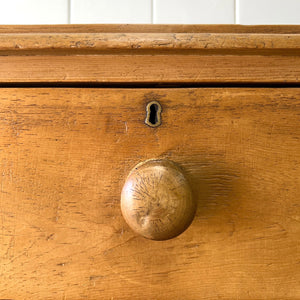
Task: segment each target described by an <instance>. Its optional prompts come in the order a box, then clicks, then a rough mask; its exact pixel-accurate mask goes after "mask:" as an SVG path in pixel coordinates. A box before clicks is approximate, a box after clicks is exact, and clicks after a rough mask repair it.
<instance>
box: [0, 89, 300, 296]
mask: <svg viewBox="0 0 300 300" xmlns="http://www.w3.org/2000/svg"><path fill="white" fill-rule="evenodd" d="M152 100H156V101H159V102H160V104H161V106H162V114H161V116H162V124H161V126H159V127H157V128H150V127H149V126H147V125H145V123H144V121H145V113H146V109H145V108H146V104H147V103H148V102H149V101H152ZM0 103H1V110H0V128H1V135H0V159H1V174H2V176H1V177H0V180H1V189H0V218H1V223H0V228H1V231H0V295H1V297H2V298H3V299H33V298H34V299H85V298H87V299H112V298H113V299H187V300H188V299H218V298H219V299H299V298H300V285H299V281H300V268H299V261H300V243H299V236H300V225H299V216H300V207H299V197H300V188H299V187H300V181H299V180H300V126H299V120H300V89H299V88H190V89H97V88H96V89H90V88H84V89H80V88H70V89H65V88H56V89H54V88H34V89H33V88H2V89H1V93H0ZM150 158H163V159H170V160H172V161H174V162H175V163H177V164H179V165H180V166H182V168H183V169H184V170H185V172H186V178H187V180H188V181H189V182H190V185H191V188H192V191H193V193H194V194H195V195H196V198H195V200H196V202H197V204H198V208H197V212H196V215H195V219H194V221H193V223H192V224H191V226H190V227H189V228H188V229H187V230H186V231H185V232H184V233H183V234H181V235H180V236H178V237H176V238H174V239H171V240H168V241H161V242H155V241H152V240H147V239H144V238H142V237H140V236H139V235H137V234H135V233H134V232H132V230H131V229H130V228H129V227H128V226H127V225H126V223H125V221H124V219H123V217H122V214H121V209H120V193H121V190H122V186H123V184H124V182H125V179H126V176H127V175H128V173H129V172H130V170H131V169H132V168H133V167H134V166H135V165H136V164H137V163H139V162H141V161H144V160H147V159H150Z"/></svg>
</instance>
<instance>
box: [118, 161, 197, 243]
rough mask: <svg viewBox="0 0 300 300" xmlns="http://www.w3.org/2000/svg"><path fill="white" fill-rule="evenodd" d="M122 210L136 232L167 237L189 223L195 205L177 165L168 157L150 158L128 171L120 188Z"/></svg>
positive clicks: (143, 234) (152, 237)
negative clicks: (166, 158)
mask: <svg viewBox="0 0 300 300" xmlns="http://www.w3.org/2000/svg"><path fill="white" fill-rule="evenodd" d="M121 209H122V214H123V216H124V218H125V220H126V222H127V224H128V225H129V226H130V227H131V228H132V229H133V230H134V231H135V232H136V233H138V234H140V235H142V236H144V237H145V238H149V239H153V240H167V239H170V238H173V237H175V236H177V235H179V234H180V233H182V232H183V231H184V230H185V229H186V228H187V227H188V226H189V225H190V223H191V222H192V220H193V218H194V214H195V211H196V204H195V201H194V200H193V197H192V191H191V188H190V186H189V184H188V181H187V179H186V177H185V176H184V174H183V173H182V170H181V169H180V168H179V166H177V165H176V164H175V163H174V162H171V161H169V160H165V159H157V160H156V159H152V160H147V161H145V162H142V163H140V164H138V165H136V166H135V167H134V168H133V169H132V170H131V172H130V174H129V175H128V177H127V179H126V182H125V184H124V187H123V190H122V195H121Z"/></svg>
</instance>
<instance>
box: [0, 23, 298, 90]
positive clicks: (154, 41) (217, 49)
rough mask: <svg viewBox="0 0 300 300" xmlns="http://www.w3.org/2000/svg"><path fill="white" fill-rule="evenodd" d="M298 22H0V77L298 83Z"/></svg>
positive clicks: (29, 80) (6, 80)
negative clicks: (191, 23) (242, 24)
mask: <svg viewBox="0 0 300 300" xmlns="http://www.w3.org/2000/svg"><path fill="white" fill-rule="evenodd" d="M299 28H300V27H299V26H297V25H295V26H232V25H229V26H227V25H222V26H213V25H212V26H208V25H206V26H205V25H174V26H173V25H167V26H162V25H140V26H136V25H106V26H105V25H86V26H78V25H69V26H67V25H65V26H23V27H22V26H0V84H1V85H3V86H5V84H17V83H18V84H22V83H27V84H28V83H29V84H30V83H31V84H36V83H38V84H49V83H55V84H56V83H57V84H77V83H83V82H87V83H92V84H99V85H101V84H103V83H105V84H115V83H122V84H139V83H143V84H148V83H157V84H169V83H175V84H183V83H184V84H185V83H193V84H194V83H212V84H222V83H232V84H236V83H241V84H248V83H253V82H254V83H271V84H276V83H287V84H298V83H299V78H300V29H299Z"/></svg>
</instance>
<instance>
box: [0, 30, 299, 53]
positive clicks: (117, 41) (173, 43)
mask: <svg viewBox="0 0 300 300" xmlns="http://www.w3.org/2000/svg"><path fill="white" fill-rule="evenodd" d="M212 50H214V51H215V52H216V51H217V52H219V54H224V53H226V52H227V53H240V52H241V53H255V54H261V53H262V54H266V53H271V54H274V53H277V52H276V51H280V52H279V53H280V54H282V55H288V54H292V55H295V54H299V53H300V34H279V33H276V34H275V33H274V34H263V33H235V34H226V33H225V34H224V33H51V34H50V33H32V34H30V33H26V34H20V33H19V34H17V33H3V34H0V54H2V55H6V54H8V53H10V54H19V55H21V54H23V53H27V54H28V53H30V54H32V55H33V54H36V55H43V54H45V53H49V52H53V53H61V52H63V53H67V54H68V55H70V54H72V53H73V52H75V53H77V54H84V53H93V54H94V53H101V52H103V51H110V52H112V51H117V52H118V53H120V52H122V51H125V52H126V53H132V52H134V53H136V54H137V53H139V52H142V51H148V52H150V53H158V54H159V53H160V52H166V51H168V53H169V52H171V53H172V52H175V51H177V52H178V51H180V52H185V51H201V52H208V53H211V51H212Z"/></svg>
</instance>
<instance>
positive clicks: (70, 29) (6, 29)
mask: <svg viewBox="0 0 300 300" xmlns="http://www.w3.org/2000/svg"><path fill="white" fill-rule="evenodd" d="M299 28H300V27H299V26H298V25H254V26H253V25H230V24H228V25H227V24H226V25H221V24H218V25H211V24H210V25H205V24H201V25H186V24H180V25H176V24H172V25H166V24H164V25H159V24H72V25H51V26H49V25H1V26H0V33H42V32H43V33H54V32H60V33H92V32H94V33H102V32H110V33H117V32H119V33H124V32H127V33H134V32H141V33H155V32H156V33H157V32H165V33H168V32H169V33H186V32H191V33H194V32H195V33H197V32H202V33H264V34H266V33H282V34H294V33H300V29H299Z"/></svg>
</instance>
